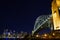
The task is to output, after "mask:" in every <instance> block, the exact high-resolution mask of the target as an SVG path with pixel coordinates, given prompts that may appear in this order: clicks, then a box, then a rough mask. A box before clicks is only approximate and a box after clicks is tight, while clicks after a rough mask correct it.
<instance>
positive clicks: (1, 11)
mask: <svg viewBox="0 0 60 40" xmlns="http://www.w3.org/2000/svg"><path fill="white" fill-rule="evenodd" d="M47 14H51V0H9V1H6V0H4V1H3V0H2V1H0V32H3V31H4V29H9V30H16V32H20V31H24V32H30V33H31V31H32V30H33V27H34V23H35V20H36V18H37V17H38V16H40V15H47Z"/></svg>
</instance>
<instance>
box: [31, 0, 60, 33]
mask: <svg viewBox="0 0 60 40" xmlns="http://www.w3.org/2000/svg"><path fill="white" fill-rule="evenodd" d="M51 6H52V7H51V10H52V14H51V15H41V16H39V17H38V18H37V19H36V21H35V25H34V29H33V31H32V34H35V33H37V32H39V31H40V30H42V29H44V28H50V29H51V30H60V0H53V1H52V4H51Z"/></svg>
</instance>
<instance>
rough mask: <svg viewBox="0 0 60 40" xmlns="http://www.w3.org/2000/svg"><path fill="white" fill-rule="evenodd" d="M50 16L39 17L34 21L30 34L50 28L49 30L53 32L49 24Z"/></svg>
mask: <svg viewBox="0 0 60 40" xmlns="http://www.w3.org/2000/svg"><path fill="white" fill-rule="evenodd" d="M51 18H52V15H41V16H39V17H38V18H37V19H36V21H35V25H34V29H33V31H32V34H35V33H36V32H38V31H39V30H42V29H43V28H47V27H48V28H51V30H53V27H51V26H53V25H52V24H51V20H50V19H51Z"/></svg>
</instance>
